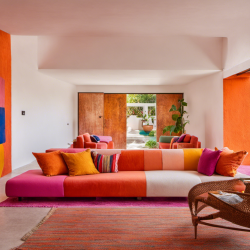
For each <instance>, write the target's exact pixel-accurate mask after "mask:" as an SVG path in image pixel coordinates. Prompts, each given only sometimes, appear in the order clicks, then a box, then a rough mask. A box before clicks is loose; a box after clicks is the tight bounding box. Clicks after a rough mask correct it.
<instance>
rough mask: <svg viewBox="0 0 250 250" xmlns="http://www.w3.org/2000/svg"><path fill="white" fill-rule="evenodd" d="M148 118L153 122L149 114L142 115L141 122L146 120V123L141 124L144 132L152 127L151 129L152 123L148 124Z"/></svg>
mask: <svg viewBox="0 0 250 250" xmlns="http://www.w3.org/2000/svg"><path fill="white" fill-rule="evenodd" d="M150 119H151V121H152V123H153V124H154V117H151V115H146V114H145V115H144V116H143V117H142V122H143V123H144V122H146V123H147V124H146V125H143V126H142V127H143V130H144V131H145V132H147V133H148V132H150V131H151V130H152V129H153V125H149V121H150Z"/></svg>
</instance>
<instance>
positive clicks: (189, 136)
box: [183, 134, 191, 143]
mask: <svg viewBox="0 0 250 250" xmlns="http://www.w3.org/2000/svg"><path fill="white" fill-rule="evenodd" d="M190 140H191V135H189V134H186V136H185V137H184V139H183V142H187V143H188V142H190Z"/></svg>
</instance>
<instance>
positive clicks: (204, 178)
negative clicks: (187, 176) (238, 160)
mask: <svg viewBox="0 0 250 250" xmlns="http://www.w3.org/2000/svg"><path fill="white" fill-rule="evenodd" d="M197 176H199V178H200V179H201V182H208V181H226V180H232V179H235V178H236V179H237V178H249V177H250V176H249V175H246V174H242V173H239V172H238V173H237V174H236V175H235V176H234V177H231V176H223V175H219V174H216V173H215V174H213V175H211V176H207V175H204V174H200V173H198V172H197Z"/></svg>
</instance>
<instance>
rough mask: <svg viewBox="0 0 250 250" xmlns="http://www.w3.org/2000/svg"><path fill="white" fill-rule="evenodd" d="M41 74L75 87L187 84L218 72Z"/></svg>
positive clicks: (55, 71)
mask: <svg viewBox="0 0 250 250" xmlns="http://www.w3.org/2000/svg"><path fill="white" fill-rule="evenodd" d="M39 72H41V73H44V74H46V75H49V76H51V77H54V78H57V79H59V80H62V81H65V82H69V83H72V84H75V85H173V83H174V84H186V83H189V82H192V81H194V80H197V79H199V78H202V77H204V76H208V75H211V74H214V73H216V72H218V70H183V71H180V70H67V69H40V70H39Z"/></svg>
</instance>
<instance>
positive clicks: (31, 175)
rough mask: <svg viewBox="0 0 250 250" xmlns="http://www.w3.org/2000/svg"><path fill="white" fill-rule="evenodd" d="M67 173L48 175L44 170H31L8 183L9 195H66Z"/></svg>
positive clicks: (7, 190) (7, 193)
mask: <svg viewBox="0 0 250 250" xmlns="http://www.w3.org/2000/svg"><path fill="white" fill-rule="evenodd" d="M66 177H67V175H57V176H51V177H47V176H44V175H43V172H42V170H39V169H38V170H29V171H27V172H25V173H23V174H21V175H18V176H16V177H14V178H12V179H10V180H8V181H7V183H6V195H7V196H8V197H64V187H63V182H64V179H65V178H66Z"/></svg>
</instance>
